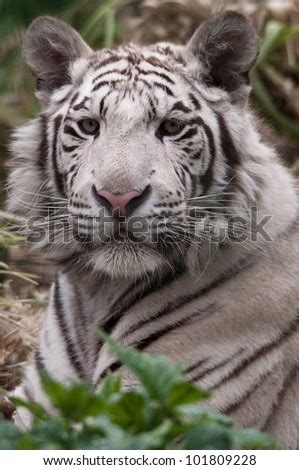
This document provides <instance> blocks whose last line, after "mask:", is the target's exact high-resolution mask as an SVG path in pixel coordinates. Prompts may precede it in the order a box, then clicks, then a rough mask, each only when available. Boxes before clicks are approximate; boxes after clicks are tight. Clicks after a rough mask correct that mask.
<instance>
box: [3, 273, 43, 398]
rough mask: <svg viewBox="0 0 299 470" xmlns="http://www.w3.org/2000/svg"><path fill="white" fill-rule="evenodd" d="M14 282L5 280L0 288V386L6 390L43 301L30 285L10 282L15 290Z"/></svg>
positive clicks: (15, 379) (30, 342)
mask: <svg viewBox="0 0 299 470" xmlns="http://www.w3.org/2000/svg"><path fill="white" fill-rule="evenodd" d="M14 282H15V281H7V282H5V283H4V284H3V285H2V286H1V288H0V387H2V388H5V389H7V390H10V389H12V388H14V387H15V386H16V385H17V384H18V383H19V381H20V378H21V373H22V370H23V368H24V365H25V363H26V360H27V358H28V354H29V353H30V352H31V351H32V349H33V348H34V347H35V344H36V338H37V333H38V330H39V325H40V320H41V312H42V306H43V305H44V304H45V303H46V302H45V301H46V293H45V292H43V291H40V290H38V289H36V288H35V287H34V286H25V285H23V286H22V287H21V286H20V285H19V286H18V287H17V288H16V286H14V288H15V289H16V290H18V291H19V293H18V294H16V293H15V292H14V289H13V284H14ZM25 298H26V299H27V300H22V299H25Z"/></svg>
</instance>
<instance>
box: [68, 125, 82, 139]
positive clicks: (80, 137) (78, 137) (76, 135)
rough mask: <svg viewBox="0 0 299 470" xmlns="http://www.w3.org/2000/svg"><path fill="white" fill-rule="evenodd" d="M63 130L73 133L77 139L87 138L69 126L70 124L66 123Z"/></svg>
mask: <svg viewBox="0 0 299 470" xmlns="http://www.w3.org/2000/svg"><path fill="white" fill-rule="evenodd" d="M63 132H64V133H65V134H69V135H71V136H72V137H75V138H76V139H80V140H86V139H85V137H82V136H81V135H79V134H77V132H76V131H75V129H74V128H73V127H71V126H69V125H68V124H66V125H65V126H64V129H63Z"/></svg>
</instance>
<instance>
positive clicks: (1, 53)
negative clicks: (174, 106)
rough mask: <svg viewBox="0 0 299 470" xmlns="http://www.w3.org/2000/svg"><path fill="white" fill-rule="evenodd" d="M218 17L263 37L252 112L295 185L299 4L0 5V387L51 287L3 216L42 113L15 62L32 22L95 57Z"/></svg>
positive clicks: (205, 0) (19, 360)
mask: <svg viewBox="0 0 299 470" xmlns="http://www.w3.org/2000/svg"><path fill="white" fill-rule="evenodd" d="M220 9H222V10H223V9H234V10H237V11H240V12H242V13H244V14H246V15H247V16H249V17H250V18H251V21H252V23H253V24H254V25H255V26H256V28H257V30H258V32H259V34H260V37H261V51H260V55H259V59H258V62H257V66H256V67H255V69H254V70H253V71H252V77H251V78H252V85H253V93H252V104H253V106H254V107H255V108H256V110H257V113H258V114H259V115H260V116H261V117H264V118H265V119H264V120H263V121H262V122H263V123H264V124H262V132H263V133H264V135H265V138H266V139H268V140H270V141H271V142H273V143H274V144H275V145H276V147H277V148H278V151H279V153H280V155H281V156H282V158H283V159H284V162H285V164H286V165H288V166H289V167H290V168H291V169H292V171H294V172H295V173H296V174H297V175H298V174H299V166H298V162H299V159H298V156H299V0H235V1H234V0H219V1H218V0H216V1H215V0H177V1H167V0H0V387H1V386H4V387H6V388H11V387H12V386H13V385H14V384H15V383H16V382H17V381H18V377H19V370H20V368H22V365H23V364H24V362H25V361H26V357H27V354H28V352H29V351H30V350H31V349H32V347H33V345H34V341H35V336H36V331H37V329H38V322H39V316H40V311H41V306H42V305H44V303H45V297H46V293H45V292H46V290H43V285H46V284H47V283H48V281H49V279H50V277H51V275H50V273H51V269H50V268H48V267H47V266H46V265H45V264H44V262H43V264H41V263H40V261H39V260H37V261H34V258H33V256H32V255H28V254H27V255H26V254H25V252H24V251H23V249H22V246H21V245H20V238H19V237H17V236H16V235H15V234H13V233H12V231H11V227H12V226H13V224H14V222H15V219H14V216H12V215H11V214H7V213H6V212H5V210H4V201H5V177H6V171H7V161H8V151H7V142H8V139H9V135H10V131H11V129H12V128H13V127H14V126H16V125H19V124H21V123H23V122H25V121H26V120H27V119H28V118H31V117H33V116H34V115H35V114H36V113H37V112H38V110H39V105H38V102H37V100H36V98H35V97H34V80H33V78H32V76H31V74H30V72H29V71H28V69H27V68H26V66H25V64H24V62H23V59H22V55H21V43H22V36H23V34H24V31H25V30H26V28H27V26H28V25H29V24H30V22H31V21H32V20H33V19H34V18H36V17H37V16H39V15H44V14H49V15H54V16H58V17H60V18H63V19H65V20H66V21H67V22H69V23H71V24H72V25H73V26H74V27H75V28H76V29H77V30H78V31H79V32H80V34H81V35H82V36H83V38H84V39H85V40H86V41H87V42H88V43H89V44H90V45H91V46H92V47H94V48H100V47H109V46H111V45H113V44H119V43H122V42H126V41H131V42H138V43H144V44H148V43H152V42H156V41H163V40H169V41H174V42H177V43H184V42H186V41H187V40H188V39H189V38H190V36H191V35H192V33H193V32H194V31H195V29H196V28H197V27H198V25H199V24H200V23H201V21H203V20H204V19H205V18H206V17H207V16H209V15H210V14H211V13H213V12H215V11H218V10H220ZM268 124H270V126H268ZM271 127H272V128H273V130H271V131H270V130H269V129H270V128H271ZM28 272H29V273H31V274H28ZM32 273H33V274H32ZM36 276H39V277H38V278H37V277H36ZM37 281H38V282H39V287H38V288H36V284H37ZM1 282H2V283H1ZM24 299H25V300H24Z"/></svg>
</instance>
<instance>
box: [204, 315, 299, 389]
mask: <svg viewBox="0 0 299 470" xmlns="http://www.w3.org/2000/svg"><path fill="white" fill-rule="evenodd" d="M298 322H299V318H296V319H294V320H292V321H291V322H290V324H289V325H288V327H287V328H286V330H284V331H282V332H281V333H279V336H278V337H277V338H276V339H275V340H274V341H272V342H271V343H267V344H265V345H263V346H262V347H260V348H259V349H257V350H256V351H254V353H253V354H252V355H251V356H249V357H246V358H244V359H243V360H242V361H241V362H240V364H239V365H238V366H237V367H235V369H233V370H232V371H231V372H230V373H229V374H227V375H226V376H225V377H223V378H222V379H221V380H219V381H218V382H217V383H216V384H214V385H213V387H212V390H214V389H215V388H218V387H219V386H220V385H223V384H224V383H226V382H228V381H229V380H231V379H232V378H235V377H238V376H239V375H240V374H241V373H242V372H244V370H246V369H247V367H249V366H250V365H251V364H252V363H253V362H254V361H257V360H258V359H260V358H261V357H262V356H263V355H264V354H267V353H269V352H270V351H272V350H273V349H275V348H277V347H279V346H280V345H281V343H283V342H284V341H285V340H287V339H288V338H289V337H290V336H292V334H294V333H296V331H297V325H298Z"/></svg>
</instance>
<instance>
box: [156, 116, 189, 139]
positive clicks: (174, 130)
mask: <svg viewBox="0 0 299 470" xmlns="http://www.w3.org/2000/svg"><path fill="white" fill-rule="evenodd" d="M183 128H184V124H183V123H182V122H180V121H177V120H175V119H166V120H165V121H162V122H161V124H160V127H159V134H160V135H161V136H171V135H176V134H179V133H180V132H181V131H182V130H183Z"/></svg>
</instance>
